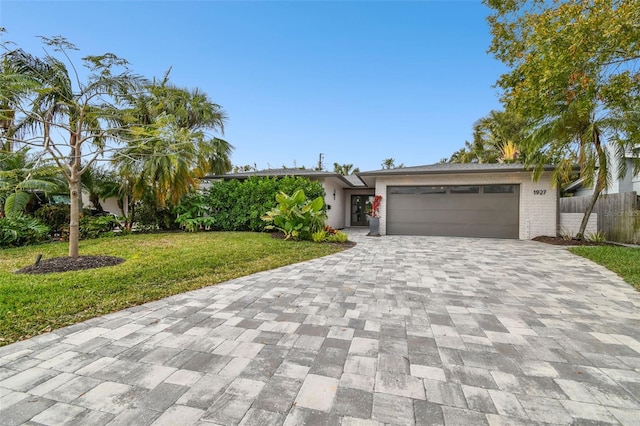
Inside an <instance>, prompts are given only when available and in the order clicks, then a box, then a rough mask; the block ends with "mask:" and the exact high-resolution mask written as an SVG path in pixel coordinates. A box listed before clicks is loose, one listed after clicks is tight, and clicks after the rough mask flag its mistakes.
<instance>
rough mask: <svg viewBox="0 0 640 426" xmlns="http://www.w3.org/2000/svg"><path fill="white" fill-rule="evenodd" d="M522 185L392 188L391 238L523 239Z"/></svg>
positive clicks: (389, 205)
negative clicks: (521, 227)
mask: <svg viewBox="0 0 640 426" xmlns="http://www.w3.org/2000/svg"><path fill="white" fill-rule="evenodd" d="M519 204H520V187H519V185H456V186H389V187H387V234H389V235H442V236H455V237H494V238H516V239H517V238H518V237H519Z"/></svg>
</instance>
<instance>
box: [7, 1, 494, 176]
mask: <svg viewBox="0 0 640 426" xmlns="http://www.w3.org/2000/svg"><path fill="white" fill-rule="evenodd" d="M487 13H488V9H487V8H485V7H484V6H483V5H482V4H481V3H480V1H411V2H404V1H347V2H342V1H331V2H330V1H317V2H311V1H282V2H275V1H233V2H225V1H194V2H188V1H182V2H178V1H110V2H96V1H47V2H36V1H11V0H0V26H3V27H5V28H6V29H7V31H8V32H7V34H6V35H5V36H4V38H5V40H11V41H13V42H16V43H17V44H18V45H19V46H20V47H22V48H24V49H25V50H27V51H29V52H32V53H39V52H41V50H40V49H41V44H40V43H39V39H37V38H36V36H38V35H44V36H53V35H62V36H64V37H66V38H67V39H69V41H71V42H73V43H75V44H76V45H77V46H78V47H79V48H80V49H81V53H82V54H85V55H97V54H102V53H105V52H112V53H115V54H117V55H119V56H121V57H124V58H126V59H127V60H128V61H129V62H130V63H131V64H132V68H133V70H134V71H135V72H137V73H139V74H142V75H144V76H145V77H148V78H151V77H161V76H162V75H163V73H164V72H165V71H166V70H167V69H168V68H169V67H173V71H172V74H171V75H172V81H173V83H175V84H176V85H178V86H183V87H190V88H193V87H199V88H201V89H202V90H204V91H205V92H207V93H208V94H209V96H210V97H211V99H212V100H213V101H214V102H216V103H218V104H220V105H222V106H223V108H224V109H225V111H226V112H227V113H228V115H229V121H228V123H227V126H226V131H225V134H224V136H223V137H224V138H225V139H226V140H228V141H229V142H230V143H231V144H233V145H234V147H235V151H234V153H233V156H232V162H233V163H234V164H237V165H243V164H251V165H253V164H254V163H256V164H257V166H258V168H266V167H281V166H283V165H284V166H287V167H293V166H294V165H297V166H302V165H305V166H307V167H313V166H315V165H316V164H317V161H318V154H319V153H324V158H325V167H326V168H328V169H332V168H333V163H334V162H338V163H352V164H354V165H355V166H357V167H360V169H361V170H362V171H365V170H376V169H379V168H380V163H381V162H382V160H383V159H385V158H389V157H392V158H394V159H395V161H396V164H399V163H404V164H405V165H406V166H414V165H423V164H431V163H435V162H437V161H439V160H440V159H441V158H444V157H449V156H450V155H451V154H452V153H453V152H454V151H456V150H457V149H459V148H461V147H462V146H463V145H464V142H465V140H471V133H472V125H473V123H474V121H476V120H477V119H479V118H481V117H482V116H484V115H486V114H487V113H488V112H489V111H490V110H492V109H499V108H500V104H499V102H498V92H497V89H495V88H494V87H492V86H493V85H494V84H495V81H496V79H497V78H498V77H499V75H500V74H501V73H502V72H504V71H505V70H506V69H505V68H504V66H503V65H502V64H501V63H499V62H497V61H496V60H495V59H494V58H493V57H492V56H491V55H490V54H487V53H486V51H487V48H488V46H489V43H490V39H491V38H490V34H489V29H488V25H487V23H486V20H485V18H486V15H487Z"/></svg>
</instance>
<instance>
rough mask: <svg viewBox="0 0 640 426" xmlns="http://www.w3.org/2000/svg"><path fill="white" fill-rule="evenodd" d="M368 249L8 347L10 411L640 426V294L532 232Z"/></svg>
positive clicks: (4, 412) (124, 421) (3, 413)
mask: <svg viewBox="0 0 640 426" xmlns="http://www.w3.org/2000/svg"><path fill="white" fill-rule="evenodd" d="M353 238H354V239H355V240H357V241H358V243H359V244H358V246H356V247H355V248H353V249H351V250H348V251H345V252H342V253H339V254H337V255H333V256H329V257H325V258H322V259H316V260H312V261H309V262H305V263H301V264H297V265H292V266H288V267H284V268H280V269H277V270H273V271H268V272H263V273H258V274H255V275H252V276H248V277H244V278H241V279H237V280H233V281H230V282H227V283H224V284H221V285H218V286H215V287H211V288H207V289H203V290H198V291H194V292H190V293H186V294H183V295H179V296H175V297H170V298H167V299H163V300H161V301H158V302H154V303H149V304H146V305H144V306H140V307H136V308H132V309H128V310H125V311H121V312H118V313H115V314H111V315H107V316H104V317H101V318H97V319H94V320H90V321H87V322H85V323H82V324H78V325H75V326H72V327H68V328H65V329H62V330H58V331H56V332H53V333H49V334H46V335H42V336H38V337H36V338H33V339H31V340H29V341H24V342H20V343H17V344H14V345H10V346H6V347H3V348H0V423H1V424H3V425H10V424H20V423H23V422H29V424H31V425H39V424H63V423H70V424H83V425H99V424H111V425H115V424H120V425H145V424H154V425H189V424H201V425H210V424H220V425H235V424H242V425H261V426H262V425H270V424H273V425H280V424H285V425H302V424H309V425H315V424H323V425H325V424H326V425H333V424H335V425H339V424H342V425H378V424H385V423H386V424H397V425H413V424H418V425H424V424H442V423H444V424H451V425H462V424H470V425H480V424H487V423H488V424H492V425H502V424H536V423H553V424H556V423H557V424H569V423H574V422H575V423H577V424H596V423H597V424H602V423H613V424H619V423H622V424H640V327H639V325H640V322H639V321H638V320H639V319H640V313H639V312H640V311H639V308H640V296H639V294H638V293H636V292H635V291H634V290H632V289H631V288H630V287H629V286H628V285H626V284H624V283H623V282H622V281H621V280H620V279H619V278H618V277H617V276H616V275H614V274H613V273H611V272H609V271H607V270H605V269H604V268H601V267H599V266H597V265H595V264H593V263H591V262H589V261H587V260H584V259H582V258H579V257H577V256H574V255H572V254H571V253H569V252H568V251H566V250H564V249H562V248H559V247H554V246H548V245H544V244H540V243H536V242H531V241H506V240H489V239H464V238H457V239H452V238H436V237H433V238H432V237H382V238H368V237H364V236H363V235H362V234H360V235H358V234H355V235H354V236H353Z"/></svg>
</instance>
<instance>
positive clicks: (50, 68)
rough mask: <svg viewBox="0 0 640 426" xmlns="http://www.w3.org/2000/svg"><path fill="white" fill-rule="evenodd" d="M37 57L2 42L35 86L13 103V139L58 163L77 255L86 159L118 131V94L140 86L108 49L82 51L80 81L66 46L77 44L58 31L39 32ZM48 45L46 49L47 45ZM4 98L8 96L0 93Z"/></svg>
mask: <svg viewBox="0 0 640 426" xmlns="http://www.w3.org/2000/svg"><path fill="white" fill-rule="evenodd" d="M41 39H42V40H43V43H44V45H45V52H44V56H43V57H42V58H39V57H36V56H33V55H30V54H27V53H25V52H24V51H22V50H20V49H16V50H8V49H6V45H5V46H4V47H5V53H4V54H3V58H2V59H3V60H8V61H10V62H11V63H12V64H13V66H14V67H15V70H16V72H17V73H18V74H19V75H23V76H28V77H29V78H30V79H31V80H32V81H34V82H36V83H37V86H35V87H31V88H30V92H29V96H22V97H20V102H18V103H17V104H15V105H13V106H14V107H15V111H16V115H17V116H20V125H21V126H23V127H24V129H25V130H24V132H25V133H24V135H23V137H22V138H21V139H19V142H21V143H24V144H29V145H34V146H36V145H37V146H39V147H41V148H42V149H43V150H44V151H46V152H47V154H48V155H49V157H50V158H52V159H53V161H54V162H55V163H56V165H57V166H58V169H59V170H60V171H61V173H62V174H63V176H64V178H65V180H66V181H67V184H68V186H69V193H70V199H71V214H70V221H69V256H72V257H77V256H78V241H79V237H80V234H79V217H80V208H79V207H80V195H81V189H80V179H81V176H82V175H83V174H84V173H85V172H86V171H87V169H88V168H89V167H90V166H91V164H92V163H93V162H94V161H96V160H97V159H98V158H99V157H100V156H103V155H104V153H105V151H107V150H108V149H109V145H108V142H110V141H111V142H117V141H119V139H120V137H121V136H122V135H123V132H124V130H123V128H122V126H121V125H120V124H119V123H121V122H122V120H121V119H120V118H121V116H122V110H121V109H120V108H119V107H118V103H119V101H120V99H121V96H122V95H123V94H124V93H126V92H128V91H131V90H135V89H137V88H139V87H140V84H141V83H142V82H143V79H142V78H141V77H139V76H137V75H134V74H132V73H131V71H130V70H129V69H128V68H127V65H128V64H127V61H125V60H124V59H121V58H119V57H117V56H116V55H114V54H112V53H106V54H104V55H99V56H86V57H85V58H83V62H84V65H85V66H86V67H87V68H88V69H89V70H90V72H91V74H90V75H89V76H88V77H87V78H86V80H84V81H83V79H82V78H81V76H80V74H79V73H78V72H77V69H76V67H75V65H74V63H73V62H72V61H71V60H70V54H69V52H70V51H72V50H77V48H76V47H75V46H74V45H73V44H71V43H69V42H68V41H67V40H66V39H64V38H63V37H59V36H58V37H53V38H46V37H41ZM49 49H51V50H52V52H51V51H49ZM3 98H4V99H6V98H8V96H5V95H3ZM60 135H64V136H66V137H60Z"/></svg>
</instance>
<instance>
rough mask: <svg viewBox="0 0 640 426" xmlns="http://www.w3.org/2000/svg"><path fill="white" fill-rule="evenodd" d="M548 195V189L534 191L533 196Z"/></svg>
mask: <svg viewBox="0 0 640 426" xmlns="http://www.w3.org/2000/svg"><path fill="white" fill-rule="evenodd" d="M546 193H547V190H546V189H534V190H533V195H545V194H546Z"/></svg>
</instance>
